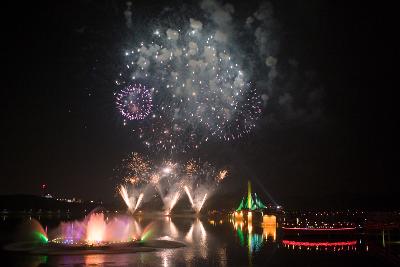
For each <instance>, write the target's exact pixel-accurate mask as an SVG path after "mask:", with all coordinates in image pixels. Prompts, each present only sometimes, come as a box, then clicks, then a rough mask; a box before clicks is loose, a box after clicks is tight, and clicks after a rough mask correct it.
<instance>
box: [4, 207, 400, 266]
mask: <svg viewBox="0 0 400 267" xmlns="http://www.w3.org/2000/svg"><path fill="white" fill-rule="evenodd" d="M0 221H1V220H0ZM283 221H284V220H283V218H281V217H277V216H275V215H261V214H258V213H252V214H250V215H249V214H247V213H244V214H243V213H237V216H235V215H233V216H226V217H225V216H224V215H221V216H216V217H206V218H192V217H169V216H160V217H146V216H139V217H136V218H133V219H132V224H131V227H132V228H134V232H137V233H143V235H144V234H145V233H150V234H149V235H150V236H149V239H150V240H151V239H165V240H177V241H181V242H184V243H185V244H186V247H183V248H178V249H158V250H157V251H155V252H144V253H131V254H102V255H67V256H57V257H55V256H48V257H40V258H35V260H33V258H32V256H31V264H24V265H20V266H37V265H38V264H40V263H46V262H47V264H49V265H51V266H60V265H61V266H74V265H79V266H81V265H103V264H105V263H111V262H112V263H115V265H116V266H127V265H135V266H137V265H139V266H205V265H213V266H231V265H242V266H245V265H251V264H253V263H254V264H255V265H257V264H260V265H264V264H267V259H268V258H270V257H271V256H272V255H274V258H275V259H276V258H279V259H280V260H283V261H285V260H286V257H288V256H291V255H293V257H294V258H295V257H299V255H300V254H302V255H316V253H318V254H319V255H329V256H330V255H333V254H334V255H335V256H338V257H340V255H343V254H344V253H354V254H357V255H359V253H360V250H361V251H362V252H365V253H371V251H374V250H375V251H376V244H379V245H380V247H384V246H386V247H388V246H389V244H392V243H393V241H394V238H393V234H392V236H391V237H390V236H389V233H388V231H387V230H386V231H385V232H383V231H382V230H380V231H379V232H378V233H379V235H376V236H375V237H374V238H376V241H377V242H375V243H374V245H373V244H372V242H370V243H368V242H369V241H368V239H367V238H366V237H365V236H362V237H361V236H360V235H347V236H344V235H341V236H329V235H321V236H305V235H288V234H286V233H284V232H283V231H282V229H281V228H279V224H280V223H281V222H283ZM71 227H72V226H71ZM74 227H75V225H74ZM50 229H51V227H50ZM396 237H397V236H395V238H396ZM363 238H364V239H363ZM396 240H397V239H396ZM368 245H369V246H368ZM367 250H369V251H368V252H366V251H367ZM307 251H313V252H314V253H308V252H307ZM355 252H356V253H355ZM282 255H283V256H282ZM261 258H262V260H261ZM34 262H35V263H34ZM291 263H293V262H291ZM295 263H297V261H296V262H295ZM35 264H36V265H35ZM289 265H290V264H289Z"/></svg>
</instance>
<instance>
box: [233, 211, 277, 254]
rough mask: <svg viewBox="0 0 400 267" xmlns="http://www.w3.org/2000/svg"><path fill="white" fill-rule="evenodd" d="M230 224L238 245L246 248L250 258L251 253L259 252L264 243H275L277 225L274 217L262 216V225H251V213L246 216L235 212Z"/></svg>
mask: <svg viewBox="0 0 400 267" xmlns="http://www.w3.org/2000/svg"><path fill="white" fill-rule="evenodd" d="M246 219H247V220H246ZM231 224H232V225H233V228H234V229H235V230H236V235H237V237H238V239H239V244H240V245H241V246H242V247H244V246H246V247H247V248H248V254H249V255H250V256H251V254H252V253H254V252H257V251H259V250H260V249H261V248H262V246H263V244H264V242H275V241H276V226H277V225H276V216H275V215H264V216H263V217H262V223H260V222H258V223H253V214H252V213H251V212H248V213H247V216H246V215H244V214H243V212H240V213H239V212H235V213H234V214H233V216H232V219H231ZM261 230H262V232H261ZM261 233H262V234H261Z"/></svg>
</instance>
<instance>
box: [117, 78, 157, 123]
mask: <svg viewBox="0 0 400 267" xmlns="http://www.w3.org/2000/svg"><path fill="white" fill-rule="evenodd" d="M116 104H117V109H118V110H119V112H121V114H122V116H124V117H125V118H126V119H128V120H143V119H144V118H146V117H147V116H148V115H149V114H150V112H151V108H152V106H153V104H152V97H151V92H150V91H149V90H148V89H147V88H146V87H145V86H142V85H141V84H131V85H128V86H127V87H125V88H124V89H122V90H121V91H120V92H119V93H118V94H117V101H116Z"/></svg>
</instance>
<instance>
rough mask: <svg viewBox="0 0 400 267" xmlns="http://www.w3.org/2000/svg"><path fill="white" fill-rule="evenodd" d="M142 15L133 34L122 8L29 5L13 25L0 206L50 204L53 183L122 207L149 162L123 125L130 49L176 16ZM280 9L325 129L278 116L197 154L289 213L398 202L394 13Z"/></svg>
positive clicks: (321, 6)
mask: <svg viewBox="0 0 400 267" xmlns="http://www.w3.org/2000/svg"><path fill="white" fill-rule="evenodd" d="M133 2H134V3H133V9H132V12H133V17H134V20H133V24H134V29H131V30H129V29H127V28H126V26H125V18H124V15H123V12H124V10H125V9H126V5H125V2H124V1H112V0H109V1H105V0H101V1H89V0H86V1H76V2H71V1H45V2H40V3H39V2H36V1H31V2H30V3H28V4H25V3H18V4H14V5H9V6H7V8H6V10H5V11H3V14H7V16H6V17H4V18H3V20H4V21H3V23H2V24H3V34H2V35H3V38H2V42H3V44H5V46H6V48H5V49H3V57H5V60H3V61H2V62H3V64H2V65H3V86H2V90H1V94H2V100H3V105H2V113H1V114H2V138H1V140H2V142H1V143H2V145H1V147H2V148H1V151H2V160H1V161H2V172H1V180H0V181H1V182H0V194H15V193H25V194H40V189H41V184H43V183H46V184H48V188H49V192H51V193H52V194H54V195H56V196H69V197H72V196H77V197H81V198H84V199H103V200H107V201H110V200H113V199H114V198H115V186H116V184H117V183H118V181H119V180H118V178H117V177H116V175H115V172H114V171H113V169H114V168H115V167H116V166H117V165H118V164H120V162H121V160H122V158H124V157H126V155H127V154H128V153H129V152H132V151H139V152H143V153H147V150H146V149H145V148H144V147H143V145H142V143H141V141H139V140H138V139H137V138H136V137H135V136H133V135H132V134H131V133H130V132H129V131H128V130H127V129H126V127H124V126H123V125H122V121H121V118H120V116H119V114H118V112H117V110H116V108H115V103H114V102H115V99H114V96H113V92H114V90H115V85H114V83H113V82H114V79H115V77H116V75H117V73H118V72H117V71H116V69H117V68H118V66H119V65H121V64H122V63H121V62H122V59H123V56H122V52H123V49H124V48H125V47H127V46H128V45H129V42H130V41H131V35H132V34H133V35H134V34H135V33H136V32H145V31H147V29H146V25H147V22H148V21H151V20H152V19H157V14H159V13H160V12H161V10H162V9H163V8H164V7H165V5H166V4H165V3H164V4H163V3H156V2H157V1H133ZM165 2H166V3H168V5H169V6H171V7H172V8H173V7H174V5H175V4H174V3H171V1H165ZM247 2H248V1H246V3H243V2H238V1H237V2H232V4H233V5H234V6H235V13H234V14H233V18H234V19H237V20H243V19H245V18H246V16H248V14H251V13H252V12H254V10H255V9H257V7H258V3H254V4H251V5H249V4H248V3H247ZM9 4H10V3H9ZM272 4H273V6H274V9H275V13H274V16H275V18H276V20H277V21H279V25H280V26H279V30H277V31H278V33H279V36H280V37H279V38H280V45H279V46H280V52H279V55H280V58H286V59H290V58H295V59H296V62H297V63H298V70H299V71H298V76H299V78H296V79H293V83H292V84H291V86H292V87H293V88H297V86H298V87H299V88H303V89H304V90H306V89H307V87H315V88H320V89H319V91H318V92H319V94H320V95H321V100H320V102H319V106H318V108H319V109H318V110H319V111H320V113H319V115H318V116H316V117H315V118H314V117H313V118H312V119H309V118H300V119H286V118H284V116H275V117H274V118H275V119H274V120H270V115H271V113H272V111H271V110H270V109H269V107H268V105H267V107H266V109H265V110H264V116H263V118H262V119H261V121H260V123H259V124H258V127H257V128H256V129H255V130H254V131H253V133H252V134H250V135H249V136H247V137H245V138H243V139H241V140H239V141H237V142H235V143H232V142H230V143H220V142H210V143H209V144H206V145H204V146H202V147H201V149H199V150H197V151H194V152H193V153H191V154H192V155H193V156H201V158H202V159H206V160H209V161H210V162H213V163H214V164H216V165H218V166H224V167H225V166H226V167H228V168H229V169H230V176H229V178H227V180H226V181H225V183H226V188H229V190H236V189H239V188H241V187H243V186H244V185H245V183H246V180H247V179H251V180H253V182H254V183H256V184H258V185H262V186H263V188H264V193H266V192H268V193H269V194H270V195H271V196H273V198H275V199H278V200H283V201H284V200H285V199H286V198H290V197H293V196H299V195H300V196H301V195H308V196H310V195H315V196H316V197H317V196H323V195H329V194H366V195H371V196H375V195H383V194H392V195H395V194H398V193H400V190H399V187H398V186H395V185H396V183H397V178H398V176H397V174H395V172H394V169H395V155H396V152H397V149H396V147H397V146H396V143H397V135H396V133H395V130H394V129H395V126H396V124H397V121H398V119H397V115H396V114H395V110H396V105H395V102H397V98H396V97H395V96H394V92H395V91H396V89H397V86H396V83H395V82H394V79H395V77H397V75H396V73H395V72H396V71H397V69H398V66H397V59H395V58H397V56H398V46H397V45H396V44H395V42H394V39H395V35H396V34H397V32H398V29H396V26H395V25H396V23H395V17H394V16H393V14H391V13H392V11H390V10H391V8H390V7H389V6H377V5H378V3H375V4H369V3H367V2H366V1H355V2H353V3H351V4H349V3H348V2H347V1H274V2H272ZM176 5H178V4H176ZM196 5H197V4H196V3H194V4H192V6H196ZM392 10H393V9H392ZM138 21H141V23H139V22H138ZM132 45H133V44H132ZM4 71H5V72H4ZM311 79H312V82H310V80H311ZM4 80H5V82H4ZM303 89H302V90H303ZM299 90H300V89H299ZM299 95H300V94H299ZM274 112H275V111H274ZM293 112H294V113H296V110H294V111H293ZM292 115H293V114H292ZM189 154H190V153H189ZM189 156H191V155H189ZM176 157H178V158H179V157H188V155H183V156H182V155H177V156H176ZM397 173H398V172H397Z"/></svg>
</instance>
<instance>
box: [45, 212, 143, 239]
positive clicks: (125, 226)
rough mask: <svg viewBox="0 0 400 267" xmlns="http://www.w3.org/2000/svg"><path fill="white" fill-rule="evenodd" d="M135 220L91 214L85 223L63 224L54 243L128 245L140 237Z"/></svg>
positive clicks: (57, 231) (125, 217) (126, 217)
mask: <svg viewBox="0 0 400 267" xmlns="http://www.w3.org/2000/svg"><path fill="white" fill-rule="evenodd" d="M139 230H140V229H138V227H136V225H135V223H134V218H132V217H128V216H116V217H113V218H112V219H108V218H105V217H104V213H91V214H90V215H88V217H87V218H86V219H85V220H83V221H73V222H64V223H61V225H60V227H59V228H58V229H57V230H56V236H57V237H56V238H54V239H53V240H51V242H53V243H57V244H64V245H75V246H77V245H78V246H82V245H88V246H102V245H108V244H110V243H127V242H132V241H134V240H136V238H137V236H140V233H139V232H138V231H139Z"/></svg>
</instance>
